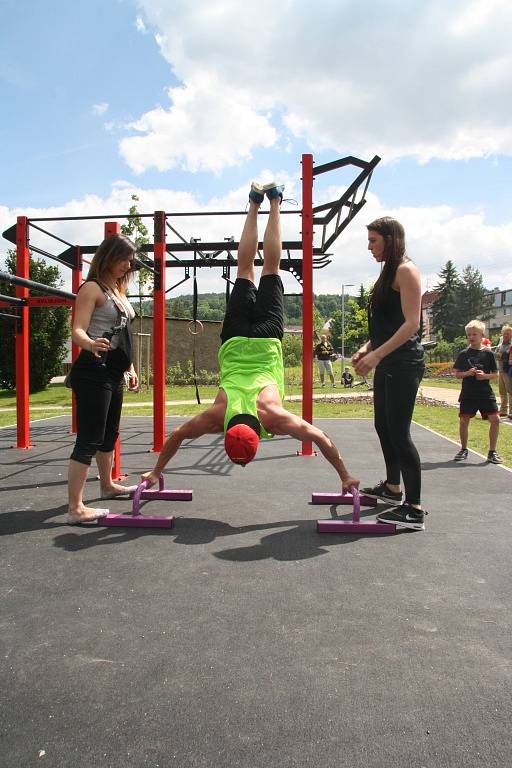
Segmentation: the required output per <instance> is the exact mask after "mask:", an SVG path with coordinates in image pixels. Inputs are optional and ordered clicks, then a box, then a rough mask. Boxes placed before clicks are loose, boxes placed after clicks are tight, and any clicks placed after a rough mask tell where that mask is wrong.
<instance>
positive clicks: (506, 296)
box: [485, 288, 512, 336]
mask: <svg viewBox="0 0 512 768" xmlns="http://www.w3.org/2000/svg"><path fill="white" fill-rule="evenodd" d="M489 293H491V294H492V295H493V297H494V298H493V304H492V312H493V314H492V317H491V318H490V319H489V320H486V322H485V327H486V331H487V335H488V336H490V335H491V334H495V333H496V332H497V331H499V330H500V329H501V327H502V326H503V325H505V323H508V324H509V325H512V290H510V289H509V290H506V291H500V289H499V288H495V289H494V290H493V291H489Z"/></svg>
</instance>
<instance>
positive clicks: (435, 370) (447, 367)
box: [425, 362, 454, 379]
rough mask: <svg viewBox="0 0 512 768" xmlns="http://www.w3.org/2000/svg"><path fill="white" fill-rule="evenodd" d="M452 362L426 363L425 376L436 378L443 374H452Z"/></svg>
mask: <svg viewBox="0 0 512 768" xmlns="http://www.w3.org/2000/svg"><path fill="white" fill-rule="evenodd" d="M453 375H454V373H453V363H452V362H450V363H427V364H426V365H425V378H426V379H438V378H442V377H444V376H453Z"/></svg>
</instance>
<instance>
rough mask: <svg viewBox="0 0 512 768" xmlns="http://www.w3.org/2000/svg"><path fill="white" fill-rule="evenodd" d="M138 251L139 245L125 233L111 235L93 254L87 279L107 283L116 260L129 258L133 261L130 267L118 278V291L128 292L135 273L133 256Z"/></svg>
mask: <svg viewBox="0 0 512 768" xmlns="http://www.w3.org/2000/svg"><path fill="white" fill-rule="evenodd" d="M136 252H137V246H136V245H135V243H132V241H131V240H130V238H129V237H126V236H125V235H110V237H107V238H105V240H104V241H103V242H102V243H101V244H100V245H99V246H98V249H97V250H96V253H95V254H94V256H93V259H92V261H91V265H90V267H89V273H88V275H87V280H96V281H97V282H98V283H102V284H103V285H105V284H106V283H107V281H106V278H107V276H108V274H109V272H110V271H111V269H112V266H113V265H114V264H115V263H116V261H121V260H122V259H126V258H129V259H131V261H132V269H130V270H129V271H128V272H127V273H126V274H125V275H124V276H123V277H121V278H118V279H117V280H116V285H117V289H118V291H120V292H121V293H126V287H127V285H128V283H129V282H130V278H131V276H132V275H133V272H134V269H133V257H134V256H135V254H136Z"/></svg>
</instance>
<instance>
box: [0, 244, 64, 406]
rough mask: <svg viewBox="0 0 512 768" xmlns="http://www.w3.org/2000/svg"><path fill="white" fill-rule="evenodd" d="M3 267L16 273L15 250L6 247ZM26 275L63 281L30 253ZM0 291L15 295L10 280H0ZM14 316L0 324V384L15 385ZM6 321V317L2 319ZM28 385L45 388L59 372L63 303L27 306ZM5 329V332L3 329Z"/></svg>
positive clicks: (51, 282) (53, 282) (55, 269)
mask: <svg viewBox="0 0 512 768" xmlns="http://www.w3.org/2000/svg"><path fill="white" fill-rule="evenodd" d="M6 271H7V272H9V273H10V274H11V275H15V274H16V251H13V250H9V251H8V252H7V257H6ZM29 275H30V279H31V280H34V281H35V282H37V283H43V284H44V285H48V286H51V287H53V288H60V287H61V286H62V285H63V281H62V280H61V277H60V272H59V268H58V267H54V266H48V264H46V263H45V262H44V261H43V260H42V259H34V258H33V257H32V255H30V261H29ZM0 293H3V294H4V295H7V296H14V295H15V288H14V286H13V285H11V284H10V283H2V282H0ZM15 322H16V321H15V320H13V321H9V325H2V337H3V339H2V344H0V387H2V388H4V389H15V387H16V366H15ZM2 323H5V324H6V323H7V321H6V320H5V321H2ZM29 328H30V330H29V356H30V369H29V389H30V392H40V391H41V390H42V389H46V387H47V386H48V384H49V383H50V379H51V378H52V377H53V376H58V375H59V374H60V373H61V372H62V361H63V360H64V358H65V356H66V341H67V339H68V338H69V310H68V308H67V307H55V306H48V307H34V308H32V309H31V310H30V322H29ZM5 331H6V332H5Z"/></svg>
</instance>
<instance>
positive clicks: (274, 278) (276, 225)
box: [142, 182, 359, 490]
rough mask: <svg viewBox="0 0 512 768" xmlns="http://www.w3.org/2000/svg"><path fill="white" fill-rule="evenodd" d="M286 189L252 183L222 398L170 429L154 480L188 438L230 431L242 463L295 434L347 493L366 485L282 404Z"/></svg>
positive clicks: (225, 329) (224, 351) (223, 359)
mask: <svg viewBox="0 0 512 768" xmlns="http://www.w3.org/2000/svg"><path fill="white" fill-rule="evenodd" d="M283 190H284V187H283V186H282V185H278V184H276V183H274V182H273V183H272V184H267V185H265V186H262V185H260V184H256V183H254V182H253V184H252V186H251V191H250V193H249V210H248V212H247V218H246V220H245V224H244V228H243V231H242V236H241V238H240V244H239V247H238V270H237V278H236V281H235V285H234V287H233V291H232V293H231V296H230V299H229V302H228V305H227V307H226V314H225V317H224V322H223V325H222V331H221V341H222V345H221V347H220V350H219V367H220V387H219V391H218V393H217V397H216V398H215V401H214V403H213V405H212V406H211V407H210V408H207V409H206V410H205V411H203V412H202V413H200V414H198V415H197V416H194V417H193V418H192V419H189V420H188V421H186V422H185V423H184V424H182V425H180V426H178V427H176V429H174V430H173V431H172V432H171V434H170V435H169V437H168V438H167V440H166V441H165V443H164V445H163V447H162V450H161V452H160V455H159V457H158V460H157V462H156V464H155V467H154V469H153V470H151V472H146V473H145V474H143V475H142V479H143V480H147V481H148V484H149V485H153V484H154V483H156V482H157V481H158V478H159V477H160V475H161V473H162V470H163V469H164V467H165V466H166V464H167V463H168V461H170V459H172V457H173V456H174V455H175V453H176V452H177V450H178V448H179V447H180V445H181V443H182V442H183V440H190V439H193V438H197V437H201V436H202V435H205V434H216V433H219V432H220V433H222V432H223V433H224V447H225V450H226V453H227V455H228V456H229V458H230V459H231V461H232V462H233V463H235V464H239V465H240V466H242V467H245V466H246V464H248V463H249V462H250V461H252V459H254V457H255V455H256V451H257V449H258V445H259V441H260V438H262V437H263V438H270V437H272V436H273V435H290V436H291V437H294V438H296V439H297V440H301V441H311V442H313V443H315V445H316V446H317V447H318V448H319V450H320V451H321V453H322V454H323V456H324V457H325V458H326V459H327V461H329V462H330V464H332V466H333V467H334V469H335V470H336V472H337V473H338V475H339V478H340V480H341V483H342V488H343V489H344V490H348V489H349V488H350V487H351V486H355V487H358V486H359V480H357V479H356V478H355V477H353V476H352V475H351V474H350V472H349V471H348V470H347V469H346V467H345V465H344V463H343V461H342V459H341V456H340V454H339V451H338V449H337V448H336V446H335V445H334V443H333V442H332V440H331V439H330V437H328V436H327V435H326V434H325V433H324V432H322V430H320V429H318V427H315V426H313V425H312V424H309V423H308V422H307V421H304V420H303V419H301V418H299V417H298V416H295V415H294V414H292V413H289V412H288V411H287V410H286V409H285V408H283V406H282V399H283V396H284V368H283V350H282V343H281V342H282V338H283V333H284V301H283V293H284V291H283V284H282V282H281V278H280V276H279V267H280V262H281V247H282V246H281V220H280V213H281V212H280V205H281V201H282V198H283ZM265 195H266V196H267V198H268V199H269V201H270V214H269V218H268V222H267V226H266V229H265V235H264V238H263V269H262V272H261V277H260V282H259V287H258V288H256V285H255V282H254V281H255V273H254V260H255V258H256V253H257V250H258V212H259V207H260V205H261V203H262V202H263V200H264V197H265Z"/></svg>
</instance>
